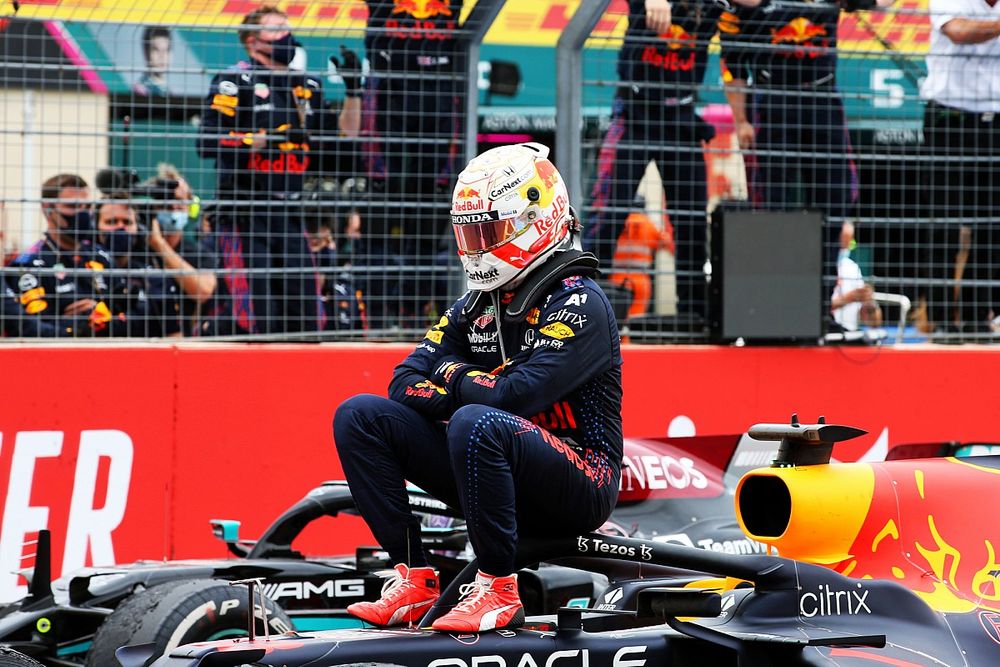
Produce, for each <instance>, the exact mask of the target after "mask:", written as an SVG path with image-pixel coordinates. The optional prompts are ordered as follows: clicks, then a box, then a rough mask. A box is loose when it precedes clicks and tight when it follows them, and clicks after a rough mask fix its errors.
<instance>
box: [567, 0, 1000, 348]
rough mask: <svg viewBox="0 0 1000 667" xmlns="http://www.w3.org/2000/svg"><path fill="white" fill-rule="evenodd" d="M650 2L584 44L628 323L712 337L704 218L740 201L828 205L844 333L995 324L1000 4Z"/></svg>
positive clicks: (941, 337) (588, 150)
mask: <svg viewBox="0 0 1000 667" xmlns="http://www.w3.org/2000/svg"><path fill="white" fill-rule="evenodd" d="M649 4H650V3H645V2H629V3H627V6H626V4H625V3H610V5H609V7H608V10H607V11H606V13H605V14H604V17H603V19H602V21H601V22H600V23H598V25H597V27H596V28H595V30H594V32H593V33H592V34H591V36H590V39H589V40H588V42H587V45H586V47H585V49H584V54H583V55H584V65H583V70H584V91H583V109H584V113H585V114H597V115H599V117H600V118H601V120H602V122H601V123H600V126H601V129H600V131H598V132H594V131H590V132H587V131H584V132H582V133H581V135H580V141H581V142H582V144H583V151H582V153H583V155H584V159H585V161H586V163H587V164H586V165H585V168H584V172H583V173H584V174H585V194H586V195H588V199H587V205H586V207H585V212H586V215H587V228H588V231H589V233H590V235H591V244H592V245H591V247H592V248H593V249H594V250H595V251H596V252H597V253H598V254H599V255H600V256H601V257H602V259H603V261H604V262H605V263H611V264H612V266H613V269H612V272H611V275H610V284H611V286H612V289H614V287H615V286H618V287H619V288H623V289H624V294H623V295H622V299H623V300H624V301H625V302H626V303H629V304H630V306H629V316H628V319H627V323H628V325H629V326H628V329H629V333H630V336H631V339H632V340H637V341H638V340H647V341H653V342H669V341H702V340H706V339H711V338H712V335H713V328H712V325H713V324H714V323H717V318H718V314H717V311H715V310H713V306H714V304H713V298H712V291H711V277H712V268H713V267H712V265H711V262H710V261H709V257H710V252H709V251H710V247H711V240H712V239H711V236H712V235H711V225H710V224H709V220H710V217H711V214H712V213H713V212H714V211H716V210H718V209H722V210H741V209H746V208H751V209H758V210H797V209H810V210H818V211H820V212H822V213H823V214H824V215H825V223H824V248H825V249H824V253H823V258H822V267H823V277H824V288H823V298H824V303H823V312H824V313H825V314H826V321H825V322H824V326H825V330H826V331H827V332H829V333H830V334H832V336H831V339H837V340H842V339H843V337H842V334H843V333H844V331H845V330H846V331H851V332H853V331H857V330H860V329H870V330H872V333H873V334H875V335H876V336H883V337H885V338H886V339H888V340H897V339H904V340H908V341H921V340H922V341H926V340H929V341H940V342H954V341H965V340H976V341H980V342H985V341H989V340H992V339H993V336H994V334H995V333H996V331H997V329H998V328H1000V327H998V323H1000V320H996V319H995V318H996V316H997V314H1000V304H998V302H997V296H998V295H997V294H996V288H997V287H998V286H1000V282H998V279H1000V274H998V272H997V268H998V264H997V260H996V259H995V257H996V253H995V249H996V243H997V241H998V240H1000V237H998V236H997V234H998V231H1000V230H998V229H997V225H996V213H997V209H996V204H997V196H998V195H997V193H998V192H1000V189H998V186H1000V178H998V176H1000V173H998V171H997V166H996V165H997V161H996V157H997V137H998V136H1000V133H998V129H1000V125H998V124H997V123H995V122H994V118H993V114H994V113H995V112H997V111H1000V79H998V76H997V71H998V65H1000V62H998V57H1000V43H998V40H997V31H996V27H995V26H996V24H995V23H991V21H995V19H996V17H997V10H996V9H995V8H991V7H990V6H989V4H988V3H986V2H978V1H976V2H972V1H970V2H957V3H954V2H937V1H934V2H930V3H929V4H928V2H926V1H924V2H917V1H913V2H896V3H895V4H894V5H893V6H892V7H888V8H884V9H883V10H882V11H877V10H876V11H844V9H845V8H846V7H847V6H848V5H850V4H858V3H847V2H842V3H836V2H832V3H822V2H815V3H804V2H779V1H773V2H769V3H764V4H763V5H762V6H761V7H758V8H748V7H743V6H740V3H737V2H729V3H711V2H673V3H672V19H671V23H670V24H669V26H666V27H659V28H657V29H653V28H651V27H650V25H649V23H648V21H647V19H648V18H652V17H651V15H650V14H649V13H648V7H649ZM653 4H655V3H653ZM862 4H863V3H862ZM949 21H951V27H950V29H951V30H954V29H956V26H957V25H959V24H961V23H962V22H963V21H972V22H978V23H974V24H973V25H974V26H978V28H977V29H978V30H980V31H981V33H980V36H979V37H978V39H980V40H981V41H979V43H977V44H963V43H956V42H955V41H953V39H955V40H958V41H959V42H961V41H962V40H963V39H964V38H963V37H962V36H958V37H955V36H954V35H952V37H948V36H947V35H946V34H945V32H947V30H948V29H944V32H943V30H942V29H943V26H945V25H946V24H947V23H948V22H949ZM963 29H972V28H969V27H968V26H963ZM928 70H930V75H929V76H928ZM605 119H607V120H606V121H605ZM653 167H656V169H655V171H654V169H653ZM772 242H777V243H781V240H780V239H777V240H774V241H772ZM787 252H789V253H794V252H796V248H794V247H788V248H787ZM715 268H716V270H718V269H719V267H715ZM876 295H880V296H881V295H890V296H889V297H887V299H881V300H880V299H879V298H876ZM716 296H717V295H716ZM897 296H899V297H903V298H904V300H906V301H908V302H909V303H911V304H912V306H911V307H910V309H909V311H908V312H907V313H905V314H903V315H901V309H900V308H899V307H898V304H899V303H901V300H900V299H899V298H897ZM900 316H902V317H903V318H905V321H904V322H903V326H904V330H905V336H896V331H897V329H890V327H896V325H897V324H898V318H899V317H900Z"/></svg>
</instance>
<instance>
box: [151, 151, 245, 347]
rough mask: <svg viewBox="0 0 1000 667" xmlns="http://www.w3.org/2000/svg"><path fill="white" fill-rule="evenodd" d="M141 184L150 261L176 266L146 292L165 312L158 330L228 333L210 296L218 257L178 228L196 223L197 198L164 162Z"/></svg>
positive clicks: (172, 333)
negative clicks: (146, 198) (157, 289)
mask: <svg viewBox="0 0 1000 667" xmlns="http://www.w3.org/2000/svg"><path fill="white" fill-rule="evenodd" d="M142 187H143V188H144V189H146V190H147V191H148V193H149V196H150V197H151V199H150V201H149V203H148V205H147V207H146V211H145V214H146V218H147V225H148V227H149V235H148V247H149V255H150V263H151V264H152V265H153V266H154V267H156V268H158V269H168V270H171V271H175V272H176V273H173V274H171V275H169V276H167V278H166V279H164V280H163V281H161V283H160V284H159V285H158V286H159V287H160V288H161V289H162V292H159V293H155V294H153V295H151V298H153V299H154V300H155V301H158V302H160V304H161V306H160V307H159V308H158V310H160V312H163V313H165V314H166V315H167V317H166V319H165V320H164V323H163V324H164V335H167V336H177V335H183V336H199V335H200V336H209V335H213V334H217V333H228V332H229V331H230V329H231V327H228V326H226V325H224V324H222V323H220V322H219V321H218V319H219V318H225V317H226V314H225V313H224V312H221V311H222V309H221V308H220V307H219V305H220V304H219V303H217V302H216V301H217V300H216V298H215V297H216V292H217V288H218V285H219V281H218V278H217V276H216V272H217V271H218V268H219V261H218V258H217V257H216V255H215V252H214V251H213V250H212V248H211V246H210V245H209V243H208V242H207V241H204V240H203V241H196V240H195V239H194V238H191V237H188V236H186V235H185V234H184V230H185V229H186V228H187V227H188V225H197V223H198V220H199V218H200V213H201V202H200V200H199V199H198V198H196V197H195V196H194V192H193V191H192V190H191V186H190V185H188V182H187V181H186V180H185V179H184V177H183V176H181V174H180V173H179V172H178V171H177V169H176V168H175V167H174V166H173V165H169V164H161V165H159V167H158V170H157V175H156V177H154V178H152V179H150V180H148V181H145V182H144V183H143V184H142ZM219 301H221V300H219ZM174 314H176V317H175V316H174Z"/></svg>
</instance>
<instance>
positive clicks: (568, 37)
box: [556, 0, 610, 206]
mask: <svg viewBox="0 0 1000 667" xmlns="http://www.w3.org/2000/svg"><path fill="white" fill-rule="evenodd" d="M609 2H610V0H594V1H593V2H590V1H588V2H582V3H580V8H579V9H577V10H576V13H575V14H573V18H572V19H570V22H569V25H567V26H566V28H565V30H563V32H562V34H561V35H560V36H559V41H558V42H557V43H556V167H558V168H559V173H561V174H562V177H563V179H564V180H565V181H566V187H567V188H568V190H569V199H570V201H572V202H577V205H578V206H581V205H582V202H579V201H578V198H579V197H582V196H583V174H582V173H581V171H582V164H581V162H582V161H583V156H582V153H581V151H580V123H581V121H582V107H583V45H584V43H585V42H586V41H587V38H588V37H589V36H590V33H591V32H592V31H593V30H594V27H595V26H596V25H597V21H598V20H600V18H601V15H602V14H604V10H605V9H607V7H608V4H609Z"/></svg>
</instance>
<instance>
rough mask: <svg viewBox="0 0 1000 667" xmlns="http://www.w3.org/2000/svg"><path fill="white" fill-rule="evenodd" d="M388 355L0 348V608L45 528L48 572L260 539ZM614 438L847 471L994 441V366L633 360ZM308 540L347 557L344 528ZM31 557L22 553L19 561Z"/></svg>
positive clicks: (644, 353)
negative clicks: (219, 535)
mask: <svg viewBox="0 0 1000 667" xmlns="http://www.w3.org/2000/svg"><path fill="white" fill-rule="evenodd" d="M409 349H410V348H409V346H400V345H337V346H323V345H313V346H291V345H289V346H284V345H267V346H263V345H261V346H257V345H251V346H243V347H237V346H208V345H205V346H186V345H185V346H176V347H167V346H163V347H159V346H151V347H116V348H104V347H101V348H93V347H81V348H65V347H49V346H39V347H14V346H10V347H0V369H2V378H3V382H2V385H0V405H2V406H3V410H2V412H0V480H3V486H2V487H0V505H2V507H3V514H2V525H0V600H7V599H11V598H13V597H17V596H19V595H20V594H22V593H23V588H20V587H19V583H23V582H20V581H19V580H18V578H17V577H16V576H14V575H12V574H10V573H11V572H12V571H13V570H16V569H18V568H19V567H20V564H19V559H20V557H21V554H22V553H23V551H22V542H23V540H24V536H25V534H26V533H32V532H34V531H37V530H38V529H39V528H42V527H48V528H50V529H52V531H53V544H54V560H55V568H54V570H55V572H57V573H58V572H62V571H67V570H70V569H73V568H75V567H79V566H82V565H89V564H106V563H110V562H113V561H118V562H125V561H130V560H134V559H136V558H155V559H159V558H181V557H203V556H207V557H221V556H223V555H224V552H225V550H224V548H223V547H222V545H221V544H220V543H219V542H216V541H214V540H213V538H212V537H211V533H210V531H209V528H208V523H207V522H208V520H209V519H211V518H234V519H240V520H242V522H243V528H242V535H243V536H244V537H250V538H253V537H256V536H257V535H258V534H259V533H260V531H261V530H262V529H263V528H264V527H265V526H266V525H267V523H268V522H269V521H270V520H271V519H272V518H273V517H274V516H276V514H277V513H278V512H280V511H281V510H282V509H284V508H285V507H287V506H288V505H289V504H291V503H292V502H294V501H295V500H297V499H298V498H300V497H301V496H302V495H303V494H304V493H305V492H306V491H307V490H309V489H310V488H311V487H312V486H314V485H315V484H317V483H319V482H321V481H323V480H325V479H334V478H339V477H340V476H341V469H340V466H339V464H338V462H337V458H336V455H335V452H334V447H333V442H332V436H331V432H330V422H331V418H332V415H333V412H334V410H335V408H336V406H337V405H338V404H339V403H340V402H341V401H342V400H344V399H345V398H347V397H349V396H351V395H353V394H355V393H359V392H371V393H377V394H384V393H385V388H386V384H387V382H388V379H389V376H390V374H391V371H392V368H393V366H394V365H395V364H396V363H397V362H398V361H399V360H400V359H401V358H402V357H403V356H404V355H405V354H406V353H407V352H408V350H409ZM624 355H625V370H624V378H625V405H624V408H623V416H624V419H625V432H626V435H627V436H644V435H645V436H655V435H665V434H666V433H667V432H668V431H670V432H671V433H672V434H684V433H688V432H692V431H696V432H697V433H699V434H711V433H734V432H738V431H741V430H744V429H745V428H746V427H747V426H749V425H750V424H752V423H754V422H760V421H784V420H787V419H788V418H789V416H790V415H791V413H792V412H798V413H799V415H800V417H801V419H802V420H803V421H812V420H814V419H815V418H816V417H817V416H818V415H820V414H824V415H826V417H827V420H828V421H830V422H841V423H847V424H851V425H854V426H859V427H861V428H864V429H867V430H868V431H869V435H867V436H865V437H863V438H860V439H858V441H857V442H851V443H845V444H843V445H840V446H838V448H837V449H836V450H835V452H834V455H835V456H837V457H838V458H841V459H844V460H853V459H856V458H859V457H861V456H863V455H865V454H866V453H868V452H869V451H871V454H870V455H872V456H876V457H877V456H878V455H879V453H880V452H881V453H883V455H884V449H885V447H886V446H888V445H890V444H893V443H899V442H922V441H930V440H940V439H958V440H991V439H992V440H1000V427H998V426H996V414H997V410H996V407H995V397H994V394H993V392H989V391H985V385H986V382H987V381H988V380H992V379H993V378H995V377H997V375H998V374H1000V350H994V349H990V348H959V349H944V350H942V349H940V348H935V349H916V350H896V349H878V348H832V347H831V348H802V349H797V348H781V349H773V348H713V347H639V346H635V347H630V348H628V349H626V350H625V352H624ZM311 538H312V539H310V540H307V544H309V545H312V544H314V543H315V544H318V543H320V542H321V541H322V542H324V545H323V546H324V547H325V548H327V549H328V550H329V549H337V550H349V549H351V548H352V547H353V545H354V544H356V543H357V542H358V541H368V540H370V536H369V535H368V533H367V531H366V530H365V528H364V526H363V524H362V523H361V522H360V520H357V519H351V520H347V521H340V520H338V521H336V522H331V523H328V524H326V525H325V526H324V527H323V528H322V529H321V530H319V531H318V532H317V533H316V534H315V535H313V536H311ZM28 551H29V552H30V550H28Z"/></svg>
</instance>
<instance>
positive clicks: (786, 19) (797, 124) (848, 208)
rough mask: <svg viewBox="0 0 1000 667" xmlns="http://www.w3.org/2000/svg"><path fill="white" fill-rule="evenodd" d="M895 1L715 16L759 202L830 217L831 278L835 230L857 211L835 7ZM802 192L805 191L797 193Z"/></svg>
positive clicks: (861, 0) (827, 269)
mask: <svg viewBox="0 0 1000 667" xmlns="http://www.w3.org/2000/svg"><path fill="white" fill-rule="evenodd" d="M893 2H894V0H877V2H876V0H840V2H791V1H786V0H769V1H768V2H766V3H764V4H762V5H761V6H759V7H756V8H748V7H734V9H733V11H732V12H727V14H726V16H725V17H724V19H723V21H722V23H720V26H719V27H720V37H721V40H722V59H723V62H724V66H723V67H724V71H723V80H724V81H725V85H726V97H727V98H728V100H729V105H730V107H731V108H732V112H733V124H734V127H735V131H736V136H737V139H738V140H739V145H740V148H741V149H743V151H744V153H743V155H744V162H745V164H746V168H747V185H748V188H749V190H750V200H751V202H752V203H753V205H754V206H755V207H756V208H763V209H776V210H778V209H780V210H787V209H794V208H801V207H803V206H805V207H811V208H816V209H818V210H819V211H821V212H823V213H824V214H825V215H826V216H827V217H828V218H830V224H828V225H827V226H826V234H825V238H824V248H825V252H824V257H825V260H824V275H833V274H834V273H835V267H834V266H833V264H834V261H835V258H836V248H837V243H836V239H837V230H839V229H840V227H841V224H842V223H843V221H844V219H845V218H848V217H853V216H855V215H856V213H857V211H856V206H857V201H858V177H857V168H856V166H855V164H854V161H853V159H852V156H851V155H852V149H851V144H850V138H849V136H848V132H847V119H846V116H845V115H844V102H843V99H842V97H841V94H840V91H839V90H838V88H837V28H838V25H839V22H840V12H841V9H844V10H846V11H855V10H858V9H871V8H873V7H875V6H876V5H877V6H878V7H888V6H889V5H891V4H892V3H893ZM799 191H801V193H802V195H803V196H802V197H801V200H800V197H799V196H798V193H799Z"/></svg>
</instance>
